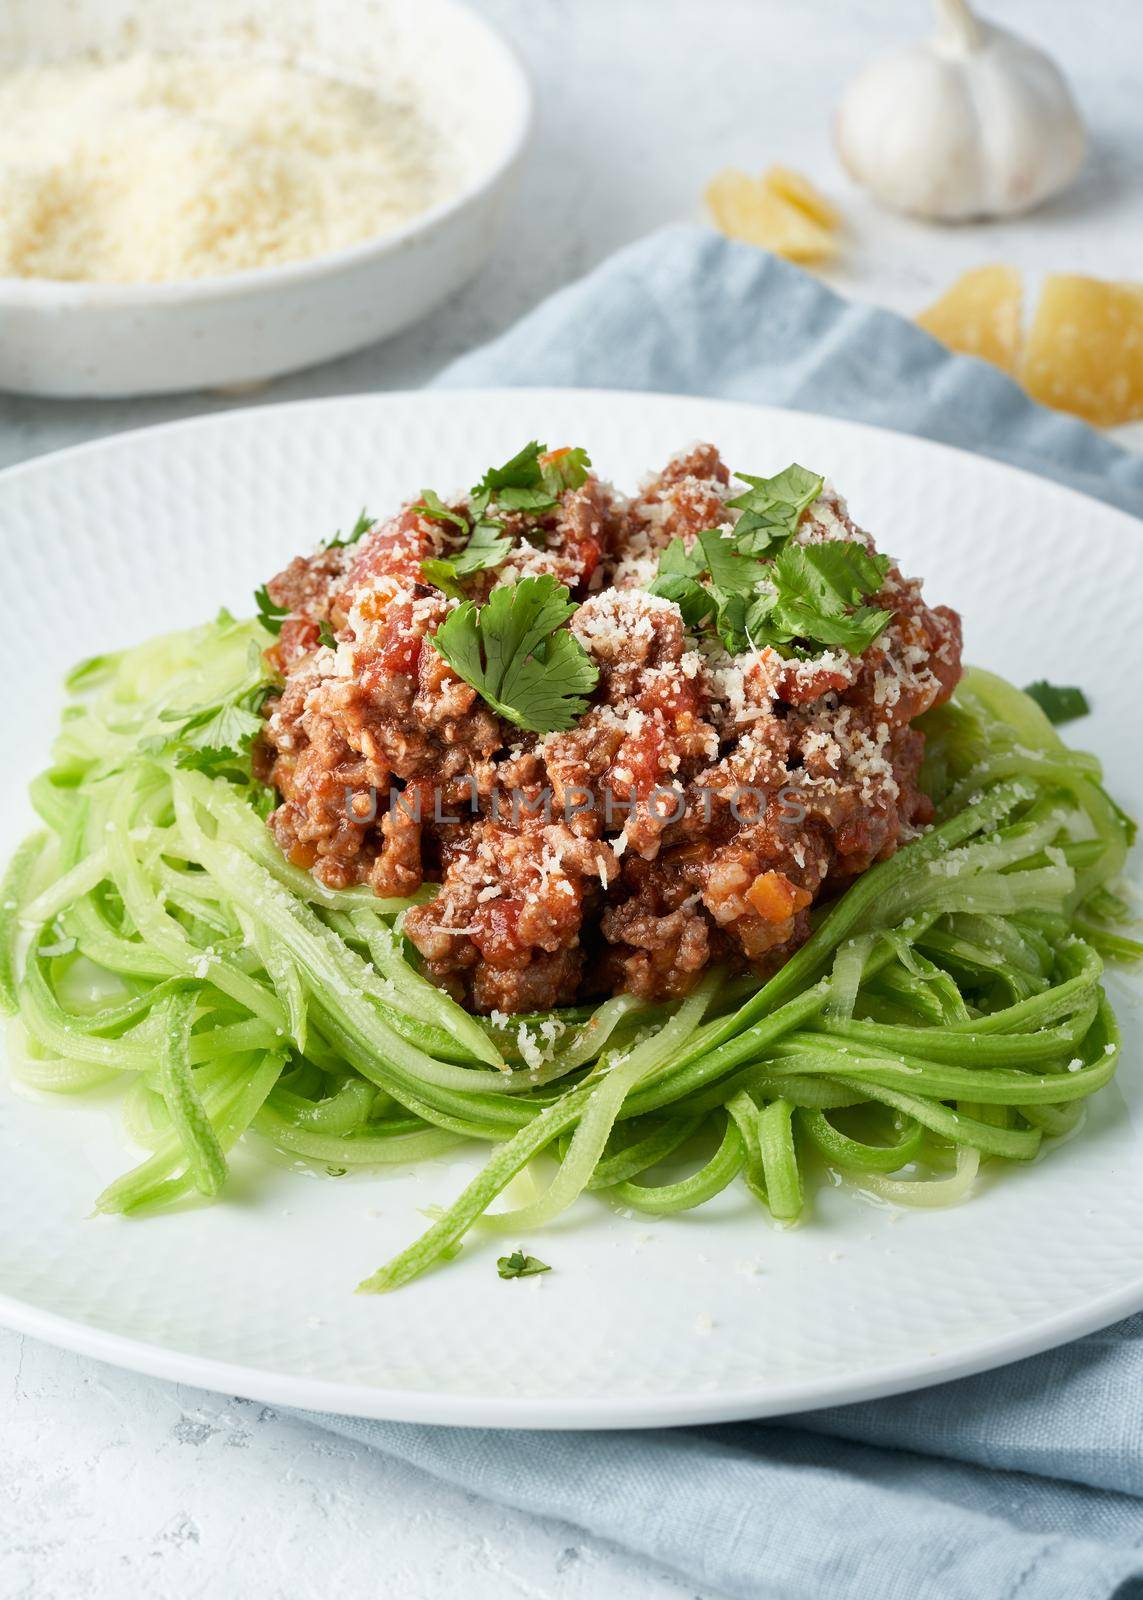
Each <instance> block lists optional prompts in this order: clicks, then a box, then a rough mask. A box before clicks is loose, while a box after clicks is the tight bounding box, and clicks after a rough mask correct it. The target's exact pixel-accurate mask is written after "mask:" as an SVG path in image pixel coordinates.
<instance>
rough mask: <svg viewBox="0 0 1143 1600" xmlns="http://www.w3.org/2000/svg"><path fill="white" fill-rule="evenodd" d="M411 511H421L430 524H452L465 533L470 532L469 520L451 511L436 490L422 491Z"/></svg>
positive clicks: (457, 512)
mask: <svg viewBox="0 0 1143 1600" xmlns="http://www.w3.org/2000/svg"><path fill="white" fill-rule="evenodd" d="M410 509H411V510H413V511H419V512H420V514H421V516H422V517H428V518H429V520H430V522H451V523H453V524H454V526H455V527H458V528H459V529H460V530H461V531H462V532H463V533H467V532H468V518H467V517H462V516H461V514H460V513H459V511H452V510H450V508H449V507H448V506H446V505H445V503H444V501H443V500H442V499H441V497H440V495H439V494H437V492H436V490H435V489H422V490H421V498H420V499H419V500H418V501H417V503H416V504H415V505H414V506H412V507H411V508H410Z"/></svg>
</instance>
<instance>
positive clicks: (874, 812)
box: [259, 444, 961, 1013]
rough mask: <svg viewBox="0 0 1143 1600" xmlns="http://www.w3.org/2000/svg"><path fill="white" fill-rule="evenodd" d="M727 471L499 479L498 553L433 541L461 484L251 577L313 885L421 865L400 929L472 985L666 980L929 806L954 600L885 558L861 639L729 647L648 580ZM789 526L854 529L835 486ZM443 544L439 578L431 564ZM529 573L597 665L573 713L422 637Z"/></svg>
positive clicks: (471, 522)
mask: <svg viewBox="0 0 1143 1600" xmlns="http://www.w3.org/2000/svg"><path fill="white" fill-rule="evenodd" d="M558 454H559V453H553V454H552V455H549V456H545V457H543V458H542V459H543V460H544V461H545V462H547V461H551V460H553V459H554V457H555V456H557V455H558ZM739 492H740V490H738V489H736V488H735V487H734V486H733V485H732V483H731V474H730V472H729V471H728V469H727V467H726V466H725V464H724V463H723V462H722V460H721V459H720V457H719V455H718V452H717V451H716V450H715V448H714V447H713V446H711V445H705V444H704V445H699V446H697V447H695V448H694V449H692V450H690V451H688V452H685V453H683V454H681V455H679V456H677V457H675V458H674V459H673V460H672V461H670V462H669V463H668V464H667V466H666V467H665V468H664V470H663V471H662V472H660V473H659V474H657V475H656V476H654V477H652V478H650V479H649V480H648V481H647V482H646V483H644V485H643V486H642V487H641V489H640V490H639V492H638V493H637V494H636V495H635V496H634V497H633V498H626V497H624V496H623V495H621V494H620V493H618V492H617V491H616V490H615V489H613V488H612V487H611V486H609V485H608V484H606V483H604V482H602V481H601V480H600V479H599V478H597V477H596V476H594V475H592V474H590V473H585V474H583V475H582V481H579V482H575V483H573V484H569V485H568V486H565V487H561V488H559V489H558V492H554V493H553V494H551V495H550V496H549V497H548V499H547V502H545V501H544V497H542V496H535V495H534V496H532V499H533V500H534V501H535V502H536V504H535V505H534V506H532V507H529V505H528V504H526V503H521V504H516V503H515V502H526V501H527V499H528V497H527V495H517V496H516V497H515V501H513V499H512V497H511V496H506V497H505V503H504V504H502V505H500V506H499V507H497V510H498V516H497V518H496V521H495V524H494V525H493V524H491V523H487V524H486V528H485V535H484V536H485V537H487V538H488V539H489V540H492V539H495V552H496V561H495V563H494V564H493V563H492V562H489V563H488V564H486V565H480V564H479V563H477V564H476V565H473V564H472V563H471V562H470V563H469V567H470V570H467V571H466V570H465V563H464V562H463V561H460V562H458V561H455V560H453V561H452V566H451V568H450V567H449V562H450V559H451V558H455V556H456V555H457V554H458V552H459V551H460V550H462V549H464V548H465V545H464V541H465V539H466V537H467V538H468V539H469V540H470V541H471V540H473V539H475V533H474V532H473V531H472V530H473V529H475V527H476V525H477V518H476V515H475V513H474V512H473V500H472V497H471V496H470V497H463V496H462V497H457V498H456V499H455V500H454V501H451V502H449V503H448V504H447V505H446V504H445V503H444V502H440V501H436V497H435V496H434V497H433V502H434V503H433V504H430V505H426V503H425V501H424V499H422V500H421V501H420V502H411V503H410V504H408V505H406V506H404V507H403V508H402V509H401V510H400V511H399V512H397V514H396V515H395V516H393V517H391V518H389V519H388V520H386V521H382V522H379V523H376V524H374V525H372V526H371V527H370V528H369V531H367V532H366V533H365V534H364V536H363V537H361V538H360V539H359V541H358V542H357V543H355V544H348V545H343V546H337V547H335V548H331V549H325V550H322V551H320V552H319V553H318V554H317V555H315V556H311V557H308V558H299V559H297V560H295V561H293V562H291V564H290V565H289V566H288V567H287V568H286V569H285V571H284V572H282V573H280V574H279V575H278V576H277V577H276V578H274V579H273V580H271V582H270V583H269V584H268V586H267V588H268V592H269V595H270V597H271V598H272V600H273V601H274V603H275V604H276V606H278V607H280V608H282V609H283V610H284V611H285V612H286V613H287V615H286V617H285V619H284V622H283V624H282V627H281V632H280V635H279V637H278V640H277V643H276V645H275V647H274V649H273V650H272V652H271V653H270V655H271V665H272V667H273V669H274V671H275V674H276V676H277V678H278V680H279V682H280V688H279V689H278V691H277V692H276V693H275V694H274V695H273V696H272V697H271V699H270V700H269V702H268V703H267V707H266V717H267V720H266V723H265V728H264V732H263V735H262V739H261V744H260V750H259V761H260V770H261V772H262V774H263V775H264V776H265V777H266V779H267V781H268V782H270V783H271V784H272V785H273V786H274V788H275V789H276V790H277V793H278V796H279V804H278V806H277V809H276V810H275V811H274V813H273V815H272V816H271V818H270V824H269V825H270V827H271V829H272V831H273V833H274V836H275V838H276V839H277V841H278V842H279V844H280V845H281V847H282V849H283V850H284V851H285V852H286V854H287V855H288V857H289V859H290V860H291V861H292V862H294V863H295V864H297V865H299V866H302V867H304V868H306V869H308V870H310V871H312V872H313V873H314V874H315V875H316V876H317V877H318V878H319V879H320V880H321V881H322V882H323V883H325V884H327V885H329V886H331V887H336V888H344V887H347V886H349V885H353V884H367V885H369V886H370V887H372V888H373V889H374V890H375V891H376V893H377V894H378V895H381V896H400V897H409V896H413V895H415V894H416V893H417V891H418V890H421V889H422V886H423V885H425V884H426V883H427V884H432V885H436V886H437V892H436V893H435V896H434V897H433V898H432V899H431V900H427V901H425V902H424V903H420V904H417V905H415V906H413V907H412V908H410V909H409V910H408V911H407V912H406V914H405V917H404V922H403V928H404V932H405V934H406V935H407V937H408V938H409V939H410V940H411V941H412V943H413V945H414V946H415V947H416V949H417V950H418V951H419V953H420V956H421V958H422V963H423V968H424V970H425V972H426V974H427V975H428V976H429V977H431V978H432V979H433V980H434V981H436V982H437V983H438V984H440V985H441V986H443V987H444V988H445V989H447V990H448V991H449V992H450V993H451V994H452V995H453V996H454V997H455V998H457V999H458V1000H461V1001H462V1002H463V1003H464V1004H466V1005H467V1006H468V1007H470V1008H471V1009H473V1010H474V1011H477V1012H483V1013H492V1012H503V1013H519V1012H525V1011H535V1010H544V1009H549V1008H551V1007H555V1006H560V1005H565V1004H569V1003H573V1002H575V1001H578V1000H581V999H584V998H588V997H596V996H600V995H605V994H608V993H616V992H622V991H629V992H632V993H634V994H636V995H639V996H641V997H645V998H649V999H671V998H675V997H678V996H681V995H684V994H686V993H687V992H688V990H689V989H690V988H691V987H692V986H693V985H694V984H695V983H696V981H697V980H698V978H699V976H700V974H701V973H702V971H703V970H704V968H706V967H707V966H708V965H709V964H711V963H712V962H718V963H722V964H725V965H728V966H730V967H732V968H739V969H742V970H753V971H755V972H757V973H758V974H759V975H760V976H765V975H767V974H768V973H769V972H771V971H772V970H773V969H774V968H775V967H776V966H777V965H779V964H780V963H781V962H782V961H783V960H784V959H785V958H786V957H787V956H789V955H790V954H791V953H792V952H793V951H794V950H795V949H796V948H797V947H798V945H799V944H800V943H801V942H803V941H804V940H805V938H806V937H807V934H808V932H809V927H810V912H811V909H812V907H813V905H814V903H815V902H816V901H817V900H818V899H819V897H821V896H822V895H824V894H831V893H833V892H834V891H835V890H838V889H840V888H842V887H843V886H844V885H845V884H846V883H847V882H849V881H850V880H852V879H853V878H854V877H855V876H856V875H858V874H859V873H861V872H863V871H864V870H865V869H866V868H867V867H868V866H870V864H871V863H873V862H874V861H878V860H883V859H884V858H886V857H887V856H889V855H891V854H892V853H893V852H894V851H895V850H896V849H897V847H898V845H899V844H900V843H902V842H903V841H905V840H907V839H909V838H910V837H912V836H914V835H915V833H916V832H917V830H918V829H920V828H921V827H923V826H924V825H925V824H926V823H927V822H928V821H929V820H930V818H931V815H932V807H931V805H930V802H929V800H928V799H927V797H926V796H925V794H924V793H923V792H922V789H921V788H920V784H919V775H920V769H921V763H922V757H923V752H924V736H923V734H922V733H921V732H920V731H919V730H918V729H917V728H916V727H915V726H914V723H915V721H916V719H917V718H918V717H919V716H920V715H921V714H922V713H923V712H925V711H927V710H929V709H930V708H931V707H933V706H935V705H939V704H940V703H942V702H943V701H945V700H946V699H947V698H948V697H949V695H950V694H951V693H952V691H953V689H954V688H955V686H956V683H957V681H958V679H959V676H960V670H961V631H960V621H959V618H958V617H957V615H956V613H955V612H953V611H951V610H949V609H948V608H947V607H944V606H937V607H930V606H929V605H928V604H927V603H926V602H925V600H924V599H923V597H922V593H921V585H920V582H919V581H918V580H916V579H912V578H907V577H905V576H903V575H902V573H901V572H900V571H899V570H898V568H897V567H896V566H895V565H893V564H891V563H887V562H884V561H882V563H881V567H880V568H879V569H878V570H879V579H878V582H879V588H878V589H877V591H876V593H872V594H870V595H869V596H868V603H869V604H870V605H871V606H873V607H877V608H880V609H881V611H882V612H883V613H887V614H889V618H890V620H888V622H887V623H886V624H884V625H883V626H882V629H881V631H880V632H879V634H878V635H877V637H876V638H875V639H874V640H873V641H872V642H871V643H870V644H869V645H868V646H867V647H866V648H864V649H863V650H862V651H861V652H860V653H859V654H855V653H850V652H849V651H848V650H847V649H845V648H841V647H832V648H830V647H826V648H816V647H815V648H811V647H808V646H807V645H806V644H805V642H804V641H798V640H794V641H793V643H792V644H791V645H789V646H783V645H782V644H780V643H773V642H766V643H758V644H754V643H752V642H751V641H750V640H749V639H747V640H746V648H744V649H735V650H731V649H729V648H728V647H727V644H726V642H725V639H724V638H722V637H720V636H719V634H718V633H717V632H714V631H712V630H711V629H710V628H706V629H697V628H696V627H695V626H694V625H693V621H688V620H687V618H686V616H685V615H684V609H683V608H682V607H681V606H680V604H679V603H677V602H676V601H675V600H673V599H671V598H669V597H668V595H666V594H664V593H662V592H654V590H655V589H659V590H661V589H662V588H663V585H662V584H656V583H655V578H656V574H657V573H659V572H660V571H661V570H662V566H663V557H664V553H665V552H667V550H668V549H669V548H670V549H673V550H675V551H680V550H681V551H682V552H683V553H684V555H686V554H688V553H690V552H693V551H694V550H695V549H696V546H697V542H698V540H699V537H700V535H701V534H703V533H704V530H718V531H719V532H720V534H721V536H723V537H724V538H726V539H727V540H728V541H732V540H733V534H734V530H735V528H736V526H737V525H738V522H739V518H740V516H741V515H742V513H741V512H740V511H738V510H736V509H735V508H734V507H733V506H732V505H731V504H730V502H731V501H732V500H733V499H734V498H735V497H736V494H738V493H739ZM478 509H480V508H478ZM488 529H491V532H488ZM789 539H790V542H791V543H792V544H793V545H796V546H803V547H812V546H813V545H815V544H823V543H826V542H830V543H835V542H847V543H852V544H856V545H858V546H860V547H861V548H862V549H863V550H866V551H869V552H870V553H873V552H874V546H873V542H872V540H871V539H870V537H869V536H868V535H867V534H866V533H864V532H863V531H862V530H861V529H860V528H859V527H858V526H857V525H856V524H855V523H854V522H853V521H852V519H851V518H850V516H849V513H848V510H847V508H846V504H845V502H844V501H843V500H842V499H841V498H840V497H839V496H838V495H837V494H836V493H835V492H834V491H833V490H832V489H829V488H828V487H823V488H822V489H821V492H820V494H818V495H817V496H816V498H814V499H813V500H812V502H811V503H809V504H807V505H806V506H805V508H804V509H803V510H801V512H800V514H799V516H798V517H797V519H796V524H795V525H794V526H793V527H792V528H791V530H790V533H789ZM442 563H443V564H444V568H446V569H448V570H451V571H453V572H454V573H455V574H456V578H455V581H451V580H441V581H442V582H443V584H444V587H441V586H440V584H438V583H434V582H432V581H430V580H429V578H428V577H427V576H426V574H428V573H433V572H436V571H437V570H438V569H439V568H441V564H442ZM544 576H546V577H548V578H550V579H552V580H554V581H555V583H557V584H559V585H561V586H562V587H563V589H566V591H567V594H568V596H569V604H574V605H575V606H576V607H577V608H576V609H575V610H574V612H573V614H572V615H571V616H570V620H569V621H568V623H567V628H568V629H569V630H570V632H571V635H572V636H573V638H574V640H575V641H576V642H577V644H578V646H579V647H580V649H582V651H583V653H584V654H585V655H586V657H587V658H589V660H590V662H591V664H592V667H593V668H594V687H593V688H592V689H591V691H590V694H589V695H588V696H587V704H586V708H585V710H584V711H583V714H582V715H580V716H579V717H578V718H577V719H576V720H575V721H574V724H573V725H572V726H570V727H565V728H553V729H551V731H547V732H544V731H536V730H535V729H532V730H528V729H525V728H522V727H521V726H519V725H518V724H516V723H514V722H513V721H512V720H511V719H510V718H508V717H506V716H504V715H503V714H501V711H500V710H498V709H497V708H496V707H494V706H493V705H492V704H490V703H489V701H488V699H486V698H485V697H484V696H483V695H482V694H481V692H480V690H479V689H478V687H476V686H475V685H474V684H473V683H472V682H469V681H466V679H465V677H464V676H462V675H461V674H460V673H459V672H458V671H456V670H454V667H453V666H452V665H450V663H449V661H447V660H446V659H445V657H444V655H443V654H442V653H441V652H440V650H439V649H437V648H435V647H434V643H433V641H434V638H435V636H436V635H437V633H438V630H440V629H441V627H442V625H443V624H444V623H445V621H446V619H447V618H448V617H449V616H450V614H452V613H454V612H455V611H456V610H457V608H458V607H461V606H464V605H466V604H468V605H470V606H477V607H479V606H481V605H482V604H484V603H485V602H486V601H487V600H488V598H489V596H490V595H491V594H492V592H493V591H494V590H495V589H497V588H499V587H502V586H504V585H512V584H519V583H520V582H521V581H522V580H524V579H527V578H539V577H544ZM450 590H451V592H449V591H450Z"/></svg>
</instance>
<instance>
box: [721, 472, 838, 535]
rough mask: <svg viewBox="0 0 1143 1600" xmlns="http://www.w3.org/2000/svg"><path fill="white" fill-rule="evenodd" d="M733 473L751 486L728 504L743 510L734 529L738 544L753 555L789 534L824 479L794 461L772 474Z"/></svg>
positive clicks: (819, 492)
mask: <svg viewBox="0 0 1143 1600" xmlns="http://www.w3.org/2000/svg"><path fill="white" fill-rule="evenodd" d="M734 476H735V477H736V478H740V479H741V480H742V482H743V483H748V484H749V485H750V487H749V489H747V491H746V493H745V494H741V495H739V496H738V499H737V500H729V501H727V504H728V505H729V506H730V507H731V508H732V509H733V510H735V511H740V512H741V513H742V515H741V516H740V517H739V519H738V521H737V523H736V524H735V529H734V531H735V535H736V537H737V540H738V545H739V548H740V549H741V550H743V551H744V552H745V553H746V554H748V555H754V556H757V555H761V554H762V553H763V551H765V550H769V549H770V547H771V546H772V545H775V544H777V543H780V542H782V541H784V540H786V539H788V538H789V537H790V535H791V534H792V533H793V532H794V530H795V528H796V527H797V526H798V522H799V520H800V518H801V515H802V512H803V511H804V510H805V509H806V507H807V506H809V505H812V504H813V502H814V501H815V500H816V499H817V497H818V495H819V494H821V492H822V488H823V485H824V483H825V479H824V478H821V477H819V476H818V474H817V473H816V472H810V471H809V470H808V469H807V468H805V467H800V466H799V465H798V463H797V462H796V461H795V462H793V463H792V464H791V465H790V466H788V467H787V468H786V469H785V471H784V472H779V473H778V474H777V476H775V477H773V478H754V477H751V475H750V473H748V472H736V473H735V474H734Z"/></svg>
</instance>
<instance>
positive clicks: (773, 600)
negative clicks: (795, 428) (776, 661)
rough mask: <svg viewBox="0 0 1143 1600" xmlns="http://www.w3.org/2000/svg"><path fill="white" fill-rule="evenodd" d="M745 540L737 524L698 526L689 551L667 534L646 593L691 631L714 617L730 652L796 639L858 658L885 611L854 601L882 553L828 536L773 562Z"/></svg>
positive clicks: (876, 582)
mask: <svg viewBox="0 0 1143 1600" xmlns="http://www.w3.org/2000/svg"><path fill="white" fill-rule="evenodd" d="M799 470H800V469H799ZM751 544H752V540H750V539H748V540H747V541H746V548H744V546H743V542H742V541H741V540H740V538H739V536H738V525H736V526H735V528H734V529H733V530H732V531H731V532H729V533H722V532H720V531H719V530H718V529H717V528H707V529H704V531H703V532H702V533H700V534H699V536H698V538H697V539H696V541H695V543H694V546H693V547H692V549H690V550H689V551H688V550H687V549H686V548H685V547H684V545H683V543H682V541H681V540H680V539H672V541H671V543H670V544H669V545H668V546H667V548H666V550H665V551H664V552H663V554H662V556H661V557H660V559H659V570H658V573H657V574H656V576H655V577H654V578H653V579H652V580H651V583H650V585H649V588H650V591H651V593H652V594H658V595H662V596H663V597H664V598H665V599H667V600H673V601H674V602H675V604H676V605H677V606H678V607H679V610H680V611H681V612H682V614H683V620H684V622H685V623H686V625H687V627H688V628H690V629H691V631H692V632H700V631H701V630H702V629H703V627H704V626H705V625H707V624H708V623H710V622H712V621H713V626H714V630H715V632H716V633H717V634H718V636H719V638H720V639H721V641H722V644H723V646H724V647H725V649H727V650H728V651H729V652H730V653H731V655H740V654H741V653H742V652H743V651H744V650H750V649H759V648H761V646H763V645H767V644H769V645H777V646H782V645H789V644H792V643H793V642H794V641H795V640H798V641H804V643H805V644H806V645H807V646H811V647H813V646H817V647H818V648H819V649H820V648H821V647H823V646H824V647H826V648H829V647H831V646H841V647H843V648H844V649H846V650H848V651H849V652H850V654H851V655H861V653H862V652H863V651H864V650H866V649H868V647H869V645H870V644H872V642H873V640H874V639H876V638H877V636H878V634H880V633H881V632H882V631H883V630H884V629H885V628H886V627H887V626H888V624H889V622H890V620H891V618H892V615H893V614H892V612H890V611H880V610H877V609H876V608H874V607H872V606H866V605H863V604H862V603H861V602H862V601H864V600H865V599H866V598H867V596H869V595H871V594H875V593H876V592H877V591H878V590H879V589H880V587H881V584H882V582H883V581H884V578H885V574H886V573H887V572H888V570H889V566H890V560H889V557H888V556H881V555H870V553H869V552H868V551H867V550H866V548H865V546H864V545H862V544H858V543H856V542H851V541H849V540H845V539H830V540H827V541H826V542H825V543H824V544H811V545H798V544H786V545H785V546H784V547H783V548H782V549H780V550H779V551H778V553H777V555H776V556H775V557H774V558H773V559H772V560H759V559H758V558H757V557H756V556H755V555H752V554H750V553H749V548H750V546H751Z"/></svg>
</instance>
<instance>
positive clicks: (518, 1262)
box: [496, 1249, 552, 1278]
mask: <svg viewBox="0 0 1143 1600" xmlns="http://www.w3.org/2000/svg"><path fill="white" fill-rule="evenodd" d="M496 1270H497V1272H498V1273H499V1274H500V1276H501V1277H502V1278H534V1277H535V1276H536V1274H537V1273H539V1272H550V1271H551V1270H552V1269H551V1267H549V1266H548V1263H547V1262H546V1261H541V1260H540V1258H539V1256H529V1255H525V1254H524V1251H523V1250H522V1249H521V1250H513V1252H512V1254H511V1255H510V1256H501V1257H500V1258H499V1260H498V1261H497V1263H496Z"/></svg>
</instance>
